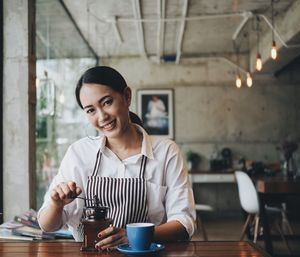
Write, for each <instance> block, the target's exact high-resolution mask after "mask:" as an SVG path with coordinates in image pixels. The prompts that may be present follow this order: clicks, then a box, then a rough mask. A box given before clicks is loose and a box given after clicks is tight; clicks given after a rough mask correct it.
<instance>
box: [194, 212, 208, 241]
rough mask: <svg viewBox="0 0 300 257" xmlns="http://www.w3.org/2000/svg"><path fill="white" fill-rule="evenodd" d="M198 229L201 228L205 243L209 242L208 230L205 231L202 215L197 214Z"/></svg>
mask: <svg viewBox="0 0 300 257" xmlns="http://www.w3.org/2000/svg"><path fill="white" fill-rule="evenodd" d="M197 227H198V229H199V228H200V227H201V232H202V235H203V240H204V241H208V238H207V234H206V230H205V227H204V224H203V222H202V220H201V218H200V214H199V213H197Z"/></svg>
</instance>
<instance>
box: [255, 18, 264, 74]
mask: <svg viewBox="0 0 300 257" xmlns="http://www.w3.org/2000/svg"><path fill="white" fill-rule="evenodd" d="M259 22H260V20H259V17H258V16H256V41H257V42H256V45H257V53H256V65H255V67H256V70H257V71H261V69H262V61H261V55H260V53H259Z"/></svg>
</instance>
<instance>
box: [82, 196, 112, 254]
mask: <svg viewBox="0 0 300 257" xmlns="http://www.w3.org/2000/svg"><path fill="white" fill-rule="evenodd" d="M107 210H108V207H104V206H100V203H99V199H98V197H97V196H94V199H93V205H92V206H86V207H84V209H83V218H82V219H81V223H82V225H83V233H84V238H83V244H82V246H81V249H80V250H81V251H88V252H91V251H98V250H97V249H96V248H95V244H96V243H97V242H98V241H99V238H98V233H99V232H100V231H102V230H104V229H106V228H108V227H109V226H110V224H112V220H111V219H109V218H107V217H106V216H107Z"/></svg>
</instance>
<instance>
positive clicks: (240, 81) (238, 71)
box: [235, 46, 242, 88]
mask: <svg viewBox="0 0 300 257" xmlns="http://www.w3.org/2000/svg"><path fill="white" fill-rule="evenodd" d="M235 52H236V62H237V66H236V78H235V85H236V87H237V88H241V86H242V79H241V75H240V70H239V69H240V58H239V49H238V47H237V46H235Z"/></svg>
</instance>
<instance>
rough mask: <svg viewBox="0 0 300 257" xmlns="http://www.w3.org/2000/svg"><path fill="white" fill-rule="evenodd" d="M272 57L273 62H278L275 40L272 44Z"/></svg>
mask: <svg viewBox="0 0 300 257" xmlns="http://www.w3.org/2000/svg"><path fill="white" fill-rule="evenodd" d="M271 57H272V59H273V60H276V58H277V49H276V42H275V40H273V42H272V48H271Z"/></svg>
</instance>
